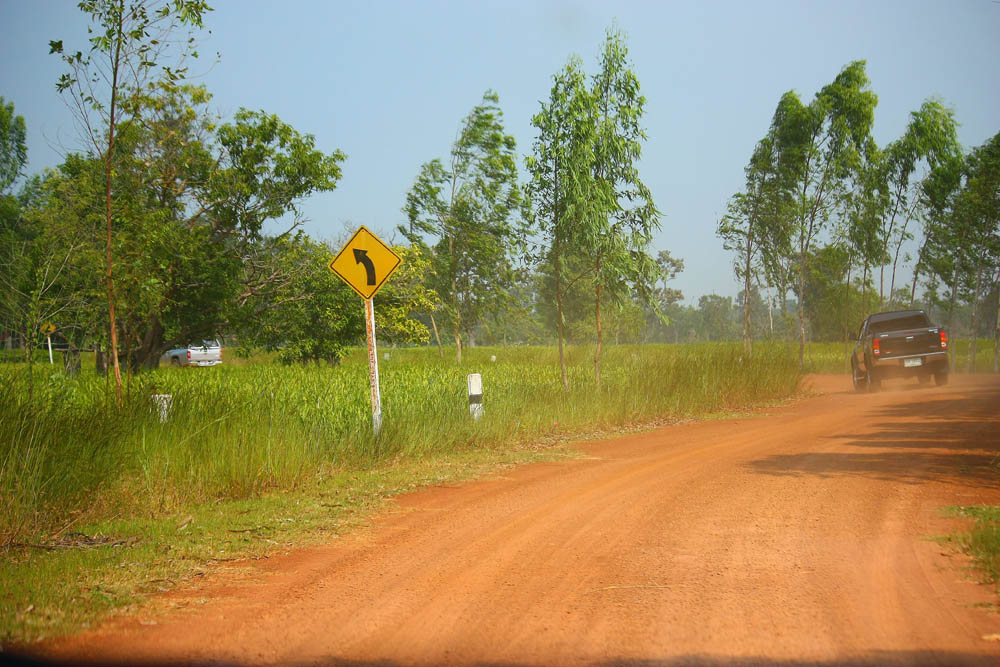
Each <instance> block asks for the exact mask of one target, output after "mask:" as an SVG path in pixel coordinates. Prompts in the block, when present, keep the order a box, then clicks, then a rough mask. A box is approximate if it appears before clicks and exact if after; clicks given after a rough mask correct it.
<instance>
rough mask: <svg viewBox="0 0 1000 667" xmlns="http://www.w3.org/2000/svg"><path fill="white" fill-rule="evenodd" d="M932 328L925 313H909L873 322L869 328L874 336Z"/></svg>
mask: <svg viewBox="0 0 1000 667" xmlns="http://www.w3.org/2000/svg"><path fill="white" fill-rule="evenodd" d="M929 326H930V322H928V321H927V316H926V315H925V314H923V313H907V314H905V315H902V314H901V315H897V316H895V317H890V318H888V319H884V320H873V321H872V322H871V323H870V324H869V325H868V328H869V330H870V331H871V333H872V335H875V336H877V335H878V334H881V333H885V332H886V331H905V330H907V329H925V328H927V327H929Z"/></svg>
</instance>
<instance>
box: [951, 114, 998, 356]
mask: <svg viewBox="0 0 1000 667" xmlns="http://www.w3.org/2000/svg"><path fill="white" fill-rule="evenodd" d="M964 176H965V182H964V185H963V188H962V190H961V192H959V194H958V196H957V198H956V202H955V209H954V211H955V219H956V222H957V224H956V225H955V226H956V227H958V228H959V229H961V230H962V231H963V232H964V233H963V239H962V242H963V243H964V244H965V245H966V248H967V249H968V251H969V257H970V259H971V261H970V262H969V263H968V264H967V266H968V269H969V274H968V283H969V285H970V286H971V287H972V294H971V299H970V300H971V303H972V350H971V352H970V362H971V364H970V366H971V368H970V370H971V371H972V372H975V371H976V352H977V347H978V345H977V341H978V338H979V335H978V334H979V318H980V317H981V315H982V311H981V308H980V299H981V297H982V295H983V293H984V292H985V291H986V288H987V285H988V284H989V283H994V284H996V282H995V281H996V280H997V277H1000V133H998V134H996V135H994V136H993V137H992V138H991V139H989V140H988V141H987V142H986V143H984V144H983V145H982V146H979V147H977V148H975V149H973V151H972V152H971V153H970V154H969V156H968V158H967V159H966V162H965V170H964ZM997 316H998V318H1000V303H998V306H997ZM998 366H1000V330H996V331H995V332H994V368H995V369H996V368H997V367H998Z"/></svg>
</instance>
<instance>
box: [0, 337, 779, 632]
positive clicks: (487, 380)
mask: <svg viewBox="0 0 1000 667" xmlns="http://www.w3.org/2000/svg"><path fill="white" fill-rule="evenodd" d="M384 353H387V354H388V358H385V357H384V356H383V355H382V354H380V357H382V358H380V359H379V363H380V373H381V377H382V396H383V419H384V424H383V429H382V432H381V434H380V435H379V436H378V437H375V436H374V435H373V434H372V430H371V414H370V405H369V403H368V400H369V399H368V384H367V383H368V380H367V366H366V360H365V355H364V352H363V351H362V350H356V351H354V352H353V353H352V354H351V355H350V356H349V357H348V358H347V359H345V360H344V361H343V363H342V364H340V365H339V366H309V367H301V366H294V367H286V366H280V365H276V364H274V363H249V364H247V365H241V366H235V365H228V364H227V365H223V366H219V367H214V368H201V369H199V368H192V369H183V368H182V369H174V368H164V369H160V370H157V371H155V372H151V373H145V374H142V375H138V376H135V377H133V378H131V379H130V381H129V383H128V385H127V389H128V390H127V392H126V397H125V400H124V402H123V405H122V406H121V407H120V408H119V407H117V406H115V405H114V403H113V401H112V400H111V397H112V396H113V392H110V391H109V387H108V384H107V382H108V380H107V378H106V377H99V376H97V375H95V374H94V372H93V370H92V369H91V370H89V371H87V370H85V371H84V372H83V373H81V374H80V375H79V376H78V377H75V378H70V377H67V376H65V375H64V374H63V373H62V372H61V368H59V367H58V366H57V367H55V368H53V367H51V366H49V365H48V364H44V365H42V366H36V367H35V375H34V382H33V387H34V389H33V394H32V396H31V398H30V400H29V399H28V395H27V391H26V386H25V385H26V384H27V382H26V380H27V378H26V371H25V366H24V365H20V366H19V365H18V364H3V365H2V367H0V385H2V386H5V387H7V388H9V390H8V391H4V392H2V393H0V442H2V443H4V445H5V447H4V448H3V449H0V505H2V506H3V507H4V512H3V513H0V641H3V642H13V641H31V640H35V639H38V638H40V637H43V636H51V635H52V634H55V633H64V632H68V631H71V630H72V629H74V628H79V627H81V626H82V625H83V624H85V623H88V622H92V621H93V620H94V619H96V618H99V617H101V616H102V615H105V614H107V613H109V612H110V611H112V610H115V609H120V608H122V607H123V606H127V605H130V604H133V603H135V602H136V601H137V600H140V599H142V597H143V596H144V595H145V594H147V593H149V592H155V591H156V590H157V589H159V588H164V587H165V588H169V587H172V586H173V585H175V582H179V581H182V580H184V579H186V578H189V577H191V576H193V575H194V574H197V571H198V568H201V567H203V566H204V565H205V564H206V563H212V562H214V561H218V560H220V559H222V558H226V559H228V558H246V557H256V556H259V555H261V554H263V553H266V552H267V551H268V550H271V549H277V548H285V547H286V546H287V545H289V544H301V543H304V542H308V541H309V540H310V539H328V538H329V537H330V535H331V534H334V533H336V532H338V531H340V530H343V529H344V528H343V526H345V525H348V524H349V523H350V521H353V520H356V519H357V518H358V517H363V516H366V515H367V513H369V512H371V511H374V509H376V508H377V507H378V506H379V503H381V502H382V500H381V499H383V498H385V497H388V496H391V495H394V494H395V493H398V492H400V491H403V490H406V489H410V488H413V487H414V486H417V485H420V484H425V483H432V482H434V481H439V480H446V479H459V478H465V477H470V476H475V475H478V474H482V473H483V472H484V471H488V470H490V469H492V468H495V467H496V466H498V465H509V464H513V463H518V462H524V461H531V460H541V459H546V458H547V457H562V456H566V455H567V454H566V452H565V450H562V449H560V448H551V447H546V446H540V445H545V444H546V443H548V445H551V444H552V443H555V442H565V441H568V440H571V439H574V438H582V437H588V436H593V435H594V434H600V433H610V432H615V431H620V430H623V429H632V428H641V427H644V426H651V425H654V424H662V423H665V422H670V421H678V420H683V419H690V418H698V417H705V416H708V415H717V414H724V413H732V412H738V411H741V410H746V409H750V408H752V407H754V406H760V405H766V404H771V403H774V402H776V401H780V400H782V399H784V398H787V397H788V396H790V395H792V394H793V393H794V392H795V391H796V390H797V388H798V382H799V376H798V372H797V360H796V358H795V357H794V356H792V355H789V354H787V352H786V349H785V346H784V345H770V346H769V345H758V346H755V352H754V356H753V357H752V358H751V359H745V358H744V357H743V354H742V351H741V346H740V345H739V344H731V345H730V344H696V345H684V346H672V345H643V346H610V347H609V348H607V352H606V353H605V354H604V355H603V358H602V368H603V373H602V384H601V387H600V389H598V388H597V387H596V386H595V384H594V381H593V376H592V373H593V371H592V348H588V347H574V348H570V349H569V350H567V358H568V363H569V376H570V382H571V391H570V392H569V393H565V392H563V389H562V383H561V380H560V376H559V368H558V363H557V353H556V351H555V350H554V349H553V348H544V347H535V348H474V349H470V350H468V351H466V353H465V361H464V362H463V364H462V365H461V366H458V365H456V364H455V363H454V360H453V359H452V358H449V357H446V358H443V359H442V358H440V357H439V356H438V353H437V350H436V349H435V348H401V349H391V348H386V349H384ZM493 357H495V358H496V361H493V360H492V359H493ZM470 372H480V373H482V375H483V385H484V408H485V416H484V417H483V418H482V419H480V420H479V421H473V420H472V419H471V417H470V415H469V408H468V398H467V394H466V379H465V378H466V374H467V373H470ZM161 393H165V394H170V395H171V396H172V397H173V398H172V406H171V410H170V416H169V419H168V420H167V421H166V422H161V421H160V418H159V415H158V414H157V412H156V411H155V410H154V409H153V408H152V403H151V400H150V396H151V395H152V394H161ZM8 443H9V444H8ZM331 497H335V498H337V501H336V502H332V501H330V498H331ZM344 498H347V499H349V500H342V499H344ZM188 517H191V520H190V521H187V518H188ZM286 519H289V520H286ZM185 521H187V523H185ZM345 522H347V523H346V524H345ZM233 531H242V532H233Z"/></svg>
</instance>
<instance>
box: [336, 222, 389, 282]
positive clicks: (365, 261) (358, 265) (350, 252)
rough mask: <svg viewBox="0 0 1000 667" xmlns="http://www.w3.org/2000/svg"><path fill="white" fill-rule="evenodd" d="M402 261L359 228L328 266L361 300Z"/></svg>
mask: <svg viewBox="0 0 1000 667" xmlns="http://www.w3.org/2000/svg"><path fill="white" fill-rule="evenodd" d="M401 261H403V260H402V259H401V258H400V256H399V255H397V254H396V253H394V252H393V251H392V248H390V247H389V246H387V245H386V244H385V243H383V242H382V240H381V239H380V238H379V237H377V236H375V235H374V234H372V233H371V232H370V231H368V229H367V228H366V227H364V226H362V227H361V228H360V229H359V230H358V231H356V232H355V233H354V236H352V237H351V240H350V241H348V242H347V245H345V246H344V247H343V249H341V251H340V252H339V253H337V256H336V257H334V258H333V261H332V262H330V270H331V271H333V272H334V273H336V274H337V275H338V276H340V277H341V278H342V279H343V280H344V282H345V283H347V284H348V285H350V286H351V288H352V289H354V291H355V292H357V293H358V294H360V295H361V298H363V299H370V298H372V297H373V296H375V292H378V291H379V288H381V287H382V285H384V284H385V281H386V280H388V278H389V276H391V275H392V272H393V271H395V270H396V267H398V266H399V263H400V262H401Z"/></svg>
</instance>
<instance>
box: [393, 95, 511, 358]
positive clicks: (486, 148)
mask: <svg viewBox="0 0 1000 667" xmlns="http://www.w3.org/2000/svg"><path fill="white" fill-rule="evenodd" d="M515 156H516V144H515V141H514V137H513V136H511V135H509V134H507V133H506V131H505V130H504V126H503V112H502V111H501V110H500V99H499V97H498V96H497V94H496V93H494V92H493V91H487V92H486V94H484V95H483V99H482V101H481V102H480V103H479V104H478V105H476V106H475V107H474V108H473V109H472V111H471V112H470V113H469V115H467V116H466V117H465V118H464V119H463V121H462V125H461V127H460V129H459V131H458V136H457V138H456V139H455V142H454V143H453V144H452V147H451V152H450V154H449V159H448V165H447V167H446V166H445V165H444V164H443V163H442V162H441V160H439V159H434V160H431V161H430V162H427V163H425V164H424V165H423V166H422V167H421V168H420V173H419V174H418V175H417V179H416V182H415V183H414V184H413V187H412V188H411V190H410V192H409V193H408V194H407V196H406V206H405V207H404V208H403V212H404V213H405V214H406V217H407V220H408V224H407V225H400V227H399V230H400V232H402V234H403V235H404V236H405V237H406V238H407V239H408V240H409V241H410V243H411V244H416V245H418V246H420V247H421V248H422V250H424V251H426V254H427V256H429V257H431V258H432V275H433V276H434V279H435V284H434V287H435V289H436V291H437V293H438V295H439V296H440V297H441V301H442V303H443V310H444V311H445V313H446V314H447V316H448V318H449V319H450V322H451V326H452V331H453V333H454V337H455V358H456V360H457V361H458V362H459V363H461V361H462V336H463V334H465V335H468V333H469V332H470V331H471V330H472V327H473V326H474V325H475V324H476V323H477V322H478V320H479V318H480V317H481V315H482V314H483V313H484V312H488V311H490V310H494V311H495V310H497V309H499V308H502V307H503V304H504V302H505V299H506V296H507V294H508V290H509V287H510V284H511V281H512V278H513V267H514V264H515V262H516V256H517V255H518V254H519V253H520V251H521V249H522V247H523V240H524V236H525V228H524V223H523V220H521V219H520V216H519V212H520V208H521V190H520V188H519V186H518V184H517V163H516V157H515ZM435 326H436V325H435Z"/></svg>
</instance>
